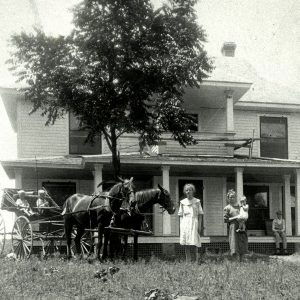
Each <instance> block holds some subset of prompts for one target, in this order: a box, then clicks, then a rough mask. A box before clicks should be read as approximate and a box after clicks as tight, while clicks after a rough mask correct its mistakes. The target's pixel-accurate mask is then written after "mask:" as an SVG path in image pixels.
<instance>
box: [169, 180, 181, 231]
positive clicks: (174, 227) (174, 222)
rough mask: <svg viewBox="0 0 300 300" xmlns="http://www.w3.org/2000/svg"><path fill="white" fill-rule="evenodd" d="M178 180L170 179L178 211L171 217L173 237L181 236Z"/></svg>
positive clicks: (172, 194) (172, 196)
mask: <svg viewBox="0 0 300 300" xmlns="http://www.w3.org/2000/svg"><path fill="white" fill-rule="evenodd" d="M177 182H178V180H177V178H176V177H170V195H171V199H172V200H173V202H174V204H175V207H176V211H175V213H174V214H173V215H171V235H175V236H178V235H179V217H178V207H179V203H178V202H179V199H177V189H178V186H177Z"/></svg>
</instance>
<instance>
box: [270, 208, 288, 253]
mask: <svg viewBox="0 0 300 300" xmlns="http://www.w3.org/2000/svg"><path fill="white" fill-rule="evenodd" d="M276 216H277V218H275V219H274V220H273V223H272V230H273V233H274V236H275V243H276V254H280V245H279V244H280V240H281V239H282V246H283V247H282V248H283V254H287V243H286V234H285V220H284V219H283V218H282V212H281V211H280V210H278V211H277V212H276Z"/></svg>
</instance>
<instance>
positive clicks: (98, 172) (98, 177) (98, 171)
mask: <svg viewBox="0 0 300 300" xmlns="http://www.w3.org/2000/svg"><path fill="white" fill-rule="evenodd" d="M94 168H95V171H93V174H94V192H102V185H100V186H99V187H98V188H97V185H98V184H99V183H101V182H102V181H103V179H102V169H103V165H102V164H95V166H94Z"/></svg>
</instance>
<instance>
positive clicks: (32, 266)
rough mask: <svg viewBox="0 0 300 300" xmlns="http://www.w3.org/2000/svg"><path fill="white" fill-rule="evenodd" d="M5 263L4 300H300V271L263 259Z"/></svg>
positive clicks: (0, 290)
mask: <svg viewBox="0 0 300 300" xmlns="http://www.w3.org/2000/svg"><path fill="white" fill-rule="evenodd" d="M0 260H1V269H0V299H86V300H93V299H144V297H145V295H147V292H149V291H151V290H155V289H156V290H161V291H168V292H169V293H170V295H187V296H200V297H201V299H299V298H298V297H299V295H300V276H299V274H300V266H299V265H291V264H287V263H283V262H279V261H272V260H271V261H269V260H268V259H267V258H266V257H263V256H261V257H260V256H257V257H252V258H251V257H250V258H248V259H247V260H246V261H244V262H242V263H239V262H237V261H229V260H228V259H227V258H226V257H221V256H220V257H208V256H207V257H204V258H203V260H202V263H201V264H200V265H198V264H195V263H194V264H192V263H185V262H183V261H178V260H174V261H162V260H159V259H157V258H151V259H150V260H148V261H146V260H140V261H138V262H136V263H133V262H127V263H125V262H122V261H117V262H115V263H114V264H113V263H109V262H107V263H101V264H100V263H99V262H97V261H94V262H93V263H91V262H87V261H85V260H81V261H75V260H73V261H64V260H62V259H59V258H53V259H48V260H46V261H45V260H40V259H38V258H34V257H33V258H31V259H29V260H23V261H16V260H7V259H4V258H1V259H0ZM113 266H115V267H117V268H118V272H115V273H113V274H112V273H109V272H108V274H107V276H106V278H107V280H105V281H103V280H101V278H99V277H97V276H95V274H97V272H99V271H101V270H103V269H106V270H111V267H113ZM100 277H101V276H100ZM157 299H159V298H157Z"/></svg>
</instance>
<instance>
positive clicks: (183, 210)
mask: <svg viewBox="0 0 300 300" xmlns="http://www.w3.org/2000/svg"><path fill="white" fill-rule="evenodd" d="M200 214H201V215H203V210H202V206H201V202H200V200H199V199H197V198H193V199H191V200H189V199H188V198H185V199H183V200H181V201H180V206H179V210H178V215H179V216H180V217H181V218H180V241H179V242H180V244H181V245H194V246H196V247H201V240H200V234H199V232H198V225H199V220H198V216H199V215H200Z"/></svg>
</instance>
